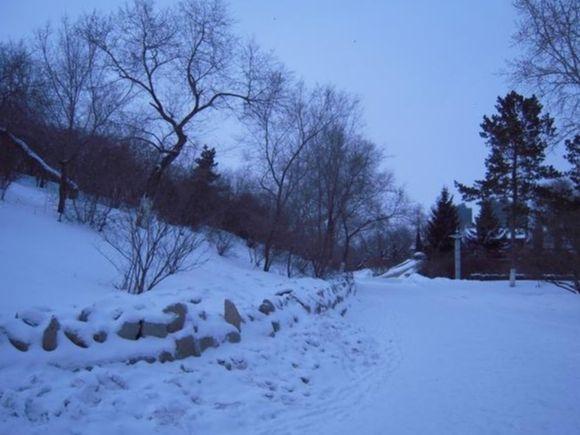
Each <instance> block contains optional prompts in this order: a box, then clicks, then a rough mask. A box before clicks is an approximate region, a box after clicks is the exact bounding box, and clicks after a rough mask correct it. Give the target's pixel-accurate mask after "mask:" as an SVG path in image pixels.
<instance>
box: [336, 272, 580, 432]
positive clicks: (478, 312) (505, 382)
mask: <svg viewBox="0 0 580 435" xmlns="http://www.w3.org/2000/svg"><path fill="white" fill-rule="evenodd" d="M359 284H360V285H359V299H360V303H358V304H356V305H355V309H354V311H353V313H352V314H351V315H350V317H349V320H351V321H352V322H353V323H355V324H358V326H360V327H362V328H364V329H366V331H368V332H369V333H370V334H372V335H374V336H376V337H382V342H383V345H384V344H385V341H386V342H391V341H392V342H393V345H394V347H395V348H396V349H397V354H398V355H397V358H398V359H399V361H398V362H397V363H396V364H395V370H393V366H389V367H387V368H385V370H384V371H383V372H382V373H380V375H379V374H376V376H375V379H370V380H369V381H370V382H371V383H373V382H374V383H375V385H373V389H372V393H370V394H368V395H366V396H365V397H364V398H363V400H358V399H357V400H356V401H352V402H351V403H350V407H349V412H348V414H349V415H348V416H347V418H345V419H344V420H343V421H339V422H337V423H336V424H330V425H329V426H327V427H326V429H325V432H327V433H359V434H375V433H376V434H385V433H394V434H419V433H430V434H433V433H435V434H467V433H469V434H490V433H496V434H508V433H519V434H535V433H538V434H539V433H543V434H545V433H550V434H573V433H580V412H579V411H578V406H577V405H578V403H579V402H580V370H579V367H580V339H579V337H580V299H579V298H577V297H575V296H574V295H569V294H566V292H564V291H562V290H558V289H556V288H554V287H551V286H543V287H537V285H536V284H535V283H531V282H530V283H522V284H520V286H519V287H518V288H517V289H515V290H512V289H509V288H508V287H507V286H506V284H505V283H475V282H468V283H461V284H460V285H459V286H458V285H456V284H455V283H453V282H450V281H446V280H435V281H430V282H429V283H428V284H427V282H420V283H418V284H417V285H414V284H410V283H409V284H407V285H403V284H402V285H393V284H386V283H385V282H382V281H380V280H368V281H366V282H360V283H359ZM344 400H345V401H347V402H348V401H350V398H344ZM329 423H332V422H329Z"/></svg>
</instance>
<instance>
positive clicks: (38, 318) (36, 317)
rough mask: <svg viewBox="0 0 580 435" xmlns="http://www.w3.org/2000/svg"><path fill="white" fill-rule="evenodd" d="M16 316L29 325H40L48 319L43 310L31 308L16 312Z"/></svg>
mask: <svg viewBox="0 0 580 435" xmlns="http://www.w3.org/2000/svg"><path fill="white" fill-rule="evenodd" d="M16 318H17V319H20V320H22V321H23V322H24V323H26V324H27V325H29V326H34V327H36V326H38V325H40V324H41V323H43V322H44V321H45V320H46V314H45V313H43V312H42V311H38V310H34V309H29V310H22V311H19V312H18V313H16Z"/></svg>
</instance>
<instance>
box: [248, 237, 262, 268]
mask: <svg viewBox="0 0 580 435" xmlns="http://www.w3.org/2000/svg"><path fill="white" fill-rule="evenodd" d="M246 246H247V247H248V254H249V255H250V262H251V263H252V264H253V265H254V266H256V267H261V265H262V261H263V260H264V252H263V248H262V247H261V245H260V244H259V243H258V242H256V241H255V240H248V241H247V242H246Z"/></svg>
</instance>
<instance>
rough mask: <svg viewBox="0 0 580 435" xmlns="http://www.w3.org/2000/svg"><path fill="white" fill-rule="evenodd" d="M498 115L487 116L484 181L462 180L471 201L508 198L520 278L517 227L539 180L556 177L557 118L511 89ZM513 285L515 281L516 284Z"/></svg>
mask: <svg viewBox="0 0 580 435" xmlns="http://www.w3.org/2000/svg"><path fill="white" fill-rule="evenodd" d="M496 109H497V114H494V115H492V116H491V117H488V116H484V117H483V123H482V124H481V133H480V136H481V137H482V138H483V139H485V141H486V144H487V146H488V147H489V155H488V157H487V159H486V160H485V166H486V174H485V179H483V180H478V181H476V182H475V184H474V185H473V186H471V187H468V186H465V185H463V184H461V183H457V182H456V185H457V188H458V189H459V191H460V192H461V194H462V195H463V198H464V199H465V200H467V201H471V200H475V199H478V198H482V197H495V198H499V199H503V200H505V201H507V203H508V207H509V219H508V222H509V230H510V251H511V269H512V276H515V269H516V259H517V252H516V249H517V245H516V240H515V230H516V228H517V225H518V223H520V222H522V221H523V220H525V218H526V217H527V216H528V213H529V202H530V200H531V199H532V198H533V197H534V193H535V192H536V189H537V186H538V182H539V181H541V180H543V179H546V178H552V177H554V176H556V174H557V172H556V171H555V170H554V168H552V167H551V166H548V165H545V164H544V160H545V157H546V155H545V151H546V147H547V146H548V142H549V141H550V139H552V138H553V137H554V135H555V128H554V126H553V124H554V120H553V119H552V118H551V117H550V116H549V115H547V114H546V115H542V105H541V104H540V102H539V101H538V99H537V98H536V97H535V96H532V97H531V98H525V97H523V96H521V95H519V94H518V93H516V92H514V91H512V92H510V93H509V94H507V95H506V96H505V97H504V98H501V97H499V98H498V100H497V105H496ZM513 284H514V283H513V282H512V285H513Z"/></svg>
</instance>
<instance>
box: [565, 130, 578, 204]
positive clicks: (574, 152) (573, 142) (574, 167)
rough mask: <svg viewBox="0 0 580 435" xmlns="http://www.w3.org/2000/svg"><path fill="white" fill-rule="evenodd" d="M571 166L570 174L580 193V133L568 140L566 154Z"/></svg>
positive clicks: (575, 187)
mask: <svg viewBox="0 0 580 435" xmlns="http://www.w3.org/2000/svg"><path fill="white" fill-rule="evenodd" d="M564 157H565V158H566V160H568V163H569V164H570V166H571V168H570V171H568V176H569V177H570V181H572V185H573V186H574V189H575V190H576V192H578V193H580V135H576V136H575V137H574V139H570V140H567V141H566V155H565V156H564Z"/></svg>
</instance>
